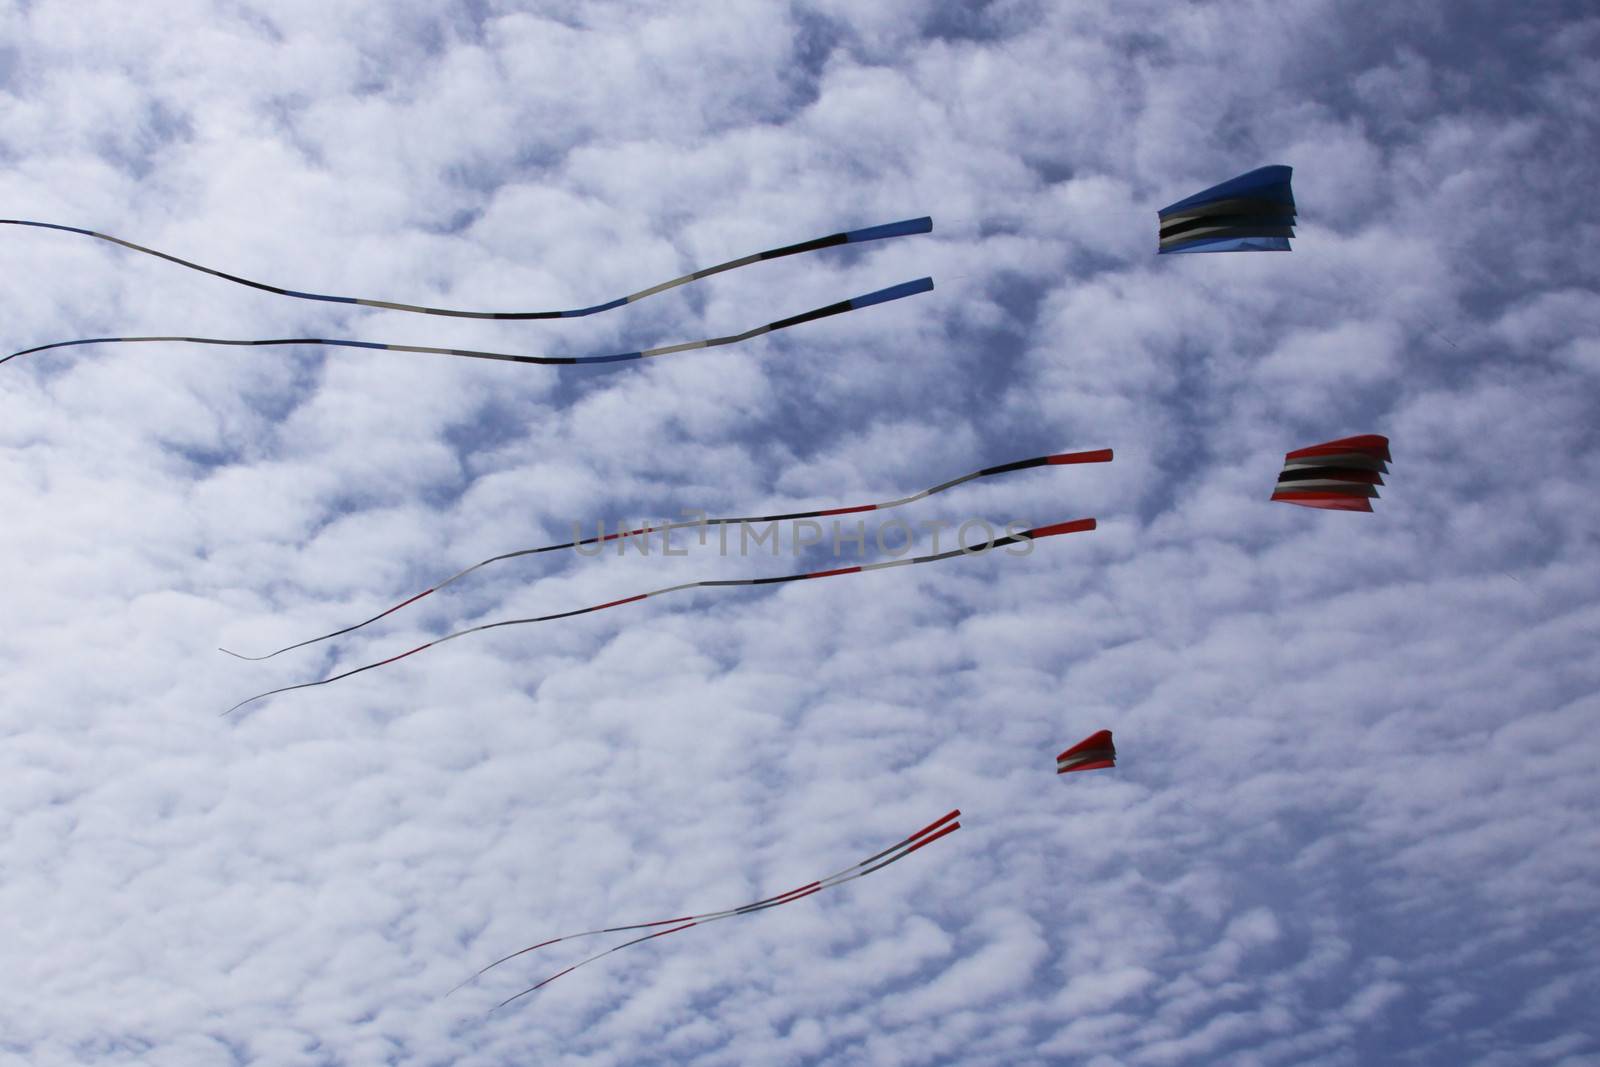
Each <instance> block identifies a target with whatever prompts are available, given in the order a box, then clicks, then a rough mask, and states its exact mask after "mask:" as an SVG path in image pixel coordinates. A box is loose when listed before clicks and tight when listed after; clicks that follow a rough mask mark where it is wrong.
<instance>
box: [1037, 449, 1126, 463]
mask: <svg viewBox="0 0 1600 1067" xmlns="http://www.w3.org/2000/svg"><path fill="white" fill-rule="evenodd" d="M1044 461H1045V462H1046V463H1050V464H1057V463H1110V462H1111V449H1109V448H1097V449H1095V450H1094V451H1092V452H1058V453H1057V454H1055V455H1053V456H1046V457H1045V459H1044Z"/></svg>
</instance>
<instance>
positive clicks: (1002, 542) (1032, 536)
mask: <svg viewBox="0 0 1600 1067" xmlns="http://www.w3.org/2000/svg"><path fill="white" fill-rule="evenodd" d="M1094 528H1095V520H1093V519H1074V520H1072V521H1071V522H1059V523H1056V524H1054V525H1051V526H1038V527H1035V528H1033V529H1031V530H1025V531H1023V532H1022V533H1018V534H1009V535H1007V536H1005V537H997V538H995V539H994V540H993V541H990V542H989V543H988V544H985V545H980V546H976V547H974V548H970V549H969V548H965V547H963V548H953V549H951V550H950V551H948V552H939V553H935V554H933V555H928V556H913V557H911V558H910V559H893V560H885V561H883V562H881V563H863V564H858V565H856V566H854V567H838V568H835V569H834V570H827V571H810V572H807V573H805V574H784V575H779V576H777V577H774V578H720V579H715V580H711V581H699V582H684V583H683V584H681V585H670V586H667V587H666V588H664V589H654V590H651V591H650V592H648V593H635V594H634V595H633V596H629V597H623V598H622V599H621V600H611V601H607V602H606V603H604V604H593V605H591V606H589V607H586V608H574V609H573V610H571V611H560V612H556V613H555V614H553V615H539V616H536V617H533V618H527V619H502V620H501V621H499V622H486V623H483V624H481V625H479V626H469V627H467V628H466V629H465V630H457V631H456V632H455V633H451V634H446V635H445V636H443V637H436V638H434V639H433V640H432V641H429V642H427V643H425V644H421V645H418V646H417V647H416V648H413V649H409V650H407V651H405V652H401V653H400V654H399V655H395V656H390V657H389V658H388V659H383V660H379V661H378V662H376V663H368V664H367V665H365V666H363V667H354V668H351V669H350V670H348V671H342V672H340V673H339V674H334V675H330V676H328V677H327V678H322V679H320V680H318V681H315V682H301V683H299V684H298V685H286V686H282V687H280V688H278V689H269V690H267V691H266V692H264V693H257V694H256V695H255V696H252V697H247V698H245V699H244V700H241V701H239V703H237V704H235V705H234V706H233V707H231V708H229V709H228V710H227V711H224V712H223V713H222V714H223V715H231V714H233V713H234V712H235V711H238V710H239V709H240V708H242V707H244V706H245V705H246V704H253V703H255V702H256V701H257V700H264V699H265V698H267V697H270V696H277V695H278V694H280V693H292V692H294V691H295V690H296V689H311V688H314V687H316V686H319V685H330V684H332V683H333V682H337V681H339V680H341V679H344V678H349V677H350V676H352V675H356V674H362V673H364V672H366V671H370V670H376V669H377V668H379V667H386V666H388V665H389V664H391V663H398V662H399V661H400V660H403V659H405V658H406V657H408V656H414V655H416V654H417V653H418V652H422V651H425V650H427V649H430V648H433V647H434V646H435V645H442V644H444V643H445V642H446V641H454V640H455V639H456V638H458V637H465V636H467V635H468V634H475V633H481V632H482V631H484V630H496V629H499V628H500V627H502V626H525V625H527V624H529V623H536V622H554V621H555V620H557V619H570V618H572V617H573V616H575V615H587V614H589V613H590V612H593V611H604V610H605V609H606V608H615V607H620V606H621V605H623V604H636V603H638V602H639V601H641V600H647V599H649V598H650V597H654V596H663V595H665V594H667V593H677V592H681V591H682V590H685V589H712V588H721V587H724V586H734V585H775V584H778V583H780V582H799V581H804V580H807V579H811V578H832V577H834V576H836V575H840V574H863V573H865V572H867V571H878V570H887V569H888V568H890V567H906V566H910V565H911V564H913V563H934V562H937V561H939V560H944V559H952V558H954V557H956V556H962V555H978V554H980V553H983V552H989V551H992V550H993V549H996V548H1003V547H1005V546H1007V545H1015V544H1021V543H1023V542H1026V541H1033V540H1037V539H1038V538H1041V537H1053V536H1055V535H1056V534H1067V533H1079V532H1082V531H1084V530H1092V529H1094Z"/></svg>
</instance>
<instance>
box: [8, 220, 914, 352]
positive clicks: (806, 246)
mask: <svg viewBox="0 0 1600 1067" xmlns="http://www.w3.org/2000/svg"><path fill="white" fill-rule="evenodd" d="M0 226H35V227H38V228H39V229H44V230H60V231H62V232H64V233H76V234H82V235H83V236H85V237H93V238H95V239H97V240H101V241H108V242H110V243H111V244H114V245H121V246H122V247H123V248H128V249H132V250H133V251H135V252H143V253H144V254H145V255H149V256H155V257H157V258H159V259H164V260H166V261H167V262H169V263H176V264H177V265H178V266H180V267H188V268H189V269H190V270H197V271H200V272H201V273H203V274H209V275H211V276H212V277H215V278H221V279H223V280H224V281H230V282H234V283H236V284H238V285H247V286H249V287H250V288H252V289H260V290H262V291H263V292H268V293H275V294H277V295H278V296H291V297H294V298H296V299H298V300H320V301H323V302H325V303H330V304H356V305H359V306H361V307H370V308H384V309H385V310H388V311H408V312H413V313H415V314H418V315H444V316H448V317H450V318H456V319H520V320H526V319H575V318H582V317H583V316H586V315H597V314H599V313H600V312H602V311H611V310H612V309H614V308H620V307H623V306H625V305H627V304H634V303H637V302H639V301H640V300H643V299H644V298H645V297H649V296H655V295H656V294H657V293H664V292H666V291H667V290H668V289H676V288H677V287H678V286H680V285H687V284H689V283H690V282H695V281H699V280H700V279H701V278H709V277H710V276H711V275H713V274H721V273H722V272H723V271H729V270H735V269H737V268H739V267H746V266H749V265H750V264H752V263H761V262H763V261H765V260H769V259H781V258H783V257H784V256H793V255H799V254H800V253H803V252H815V251H818V250H819V249H823V248H836V247H838V246H839V245H846V244H861V243H862V242H865V241H881V240H885V239H887V238H891V237H909V236H911V235H913V234H919V233H930V232H932V230H933V219H931V218H929V217H927V216H923V217H922V218H920V219H905V220H903V221H901V222H890V223H885V224H883V225H881V226H867V227H865V228H863V229H859V230H845V231H843V232H841V233H834V234H829V235H828V236H827V237H816V238H813V239H811V240H809V241H801V242H800V243H798V244H792V245H785V246H783V247H781V248H769V249H767V250H766V251H764V252H753V253H751V254H750V255H748V256H741V257H739V258H738V259H730V260H728V261H727V262H726V263H718V264H717V265H716V266H714V267H702V268H700V269H699V270H694V271H690V272H689V273H688V274H685V275H682V276H680V277H677V278H673V279H672V280H671V281H665V282H661V283H659V284H657V285H652V286H650V287H649V288H647V289H641V290H639V291H638V292H637V293H629V294H628V295H627V296H621V297H617V298H616V299H615V300H607V301H605V302H603V303H599V304H595V305H593V306H591V307H582V308H568V309H566V310H564V311H459V310H456V309H453V308H437V307H425V306H423V305H420V304H397V303H394V302H392V301H389V300H371V299H368V298H366V297H359V296H330V295H328V294H326V293H304V292H300V291H299V290H296V289H283V288H280V287H278V286H276V285H268V284H266V283H265V282H256V281H251V280H250V279H249V278H241V277H239V276H238V275H236V274H228V273H226V272H224V271H220V270H216V269H214V268H212V267H206V266H202V265H201V264H199V263H192V262H190V261H189V260H187V259H179V258H178V257H177V256H174V255H169V254H168V253H166V252H159V251H157V250H156V249H154V248H146V247H145V246H144V245H136V244H134V243H133V242H132V241H124V240H123V239H122V238H120V237H113V236H111V235H110V234H108V233H99V232H97V231H95V230H84V229H80V228H79V227H77V226H62V225H60V224H59V223H54V222H30V221H28V220H27V219H0ZM158 339H159V340H192V338H150V340H158ZM106 340H134V338H107V339H106ZM235 343H241V342H235ZM297 343H300V344H309V343H311V342H297ZM377 347H383V346H381V345H380V346H377ZM428 351H435V350H433V349H429V350H428Z"/></svg>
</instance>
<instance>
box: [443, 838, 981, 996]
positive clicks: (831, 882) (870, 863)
mask: <svg viewBox="0 0 1600 1067" xmlns="http://www.w3.org/2000/svg"><path fill="white" fill-rule="evenodd" d="M960 815H961V809H959V808H957V809H956V810H955V811H952V812H950V813H949V814H947V815H945V816H944V817H943V818H941V819H939V820H938V821H936V822H932V823H929V824H928V825H927V826H924V827H923V828H922V829H920V830H918V831H917V832H916V833H914V834H912V835H911V836H910V837H908V838H906V839H905V840H903V841H900V842H897V843H896V844H893V845H891V846H889V847H888V848H886V849H884V850H883V851H882V852H879V853H878V854H877V855H875V856H868V857H867V858H866V859H864V860H862V861H861V862H860V863H857V864H854V865H852V866H849V867H846V868H845V869H844V870H842V871H839V872H837V873H835V874H830V875H828V876H827V877H826V878H819V879H817V880H816V881H814V882H808V883H807V884H805V885H803V886H800V887H799V888H797V889H791V890H789V891H788V892H787V893H780V894H778V895H777V896H775V897H768V898H766V899H765V900H758V901H756V902H754V903H752V904H745V905H742V906H740V907H737V908H728V909H726V910H724V911H713V912H707V913H706V914H704V915H683V916H679V917H678V918H676V919H657V920H656V921H654V922H647V923H632V924H630V925H627V926H608V927H605V928H604V929H600V930H585V931H583V932H582V933H577V934H566V935H564V936H562V937H552V938H551V939H550V940H548V941H541V942H539V943H538V944H536V945H529V946H528V947H527V948H524V949H519V950H518V951H516V952H513V953H512V954H511V955H509V956H503V957H501V958H500V959H497V960H495V961H494V962H493V963H491V964H489V966H487V967H485V968H483V969H482V970H480V971H478V973H477V974H474V975H473V976H472V977H471V978H468V979H467V980H466V981H465V982H462V983H461V984H460V985H458V986H456V988H455V989H452V990H450V993H454V992H455V991H456V990H457V989H461V988H462V987H464V986H466V985H468V984H470V983H471V982H473V981H475V980H476V979H477V978H479V977H480V976H481V975H483V974H485V973H486V972H488V971H491V970H493V969H494V968H496V967H498V966H500V965H501V964H502V963H506V962H508V961H510V960H514V959H516V958H517V957H518V956H522V955H525V954H527V953H529V952H532V951H534V950H535V949H540V948H544V947H545V946H546V945H554V944H557V943H558V942H561V941H572V940H575V939H577V938H580V937H594V936H596V935H599V934H619V933H625V932H629V931H633V930H652V929H654V928H656V927H661V926H665V927H668V929H665V930H655V932H654V933H649V934H644V935H643V936H641V937H636V938H634V939H632V940H631V941H624V942H623V943H622V944H620V945H616V946H613V947H612V948H608V949H606V950H605V951H604V952H600V953H597V954H595V955H593V956H590V957H589V958H588V959H586V960H582V961H580V962H578V963H574V964H573V965H572V966H570V967H568V968H567V969H566V970H563V971H558V972H557V973H555V974H553V975H551V976H550V977H549V978H546V979H545V980H544V981H542V982H539V983H538V984H536V985H532V986H529V987H528V988H527V989H524V990H523V991H522V992H520V993H518V994H517V995H516V996H514V997H508V998H506V999H505V1000H502V1001H501V1002H500V1003H499V1004H496V1005H495V1009H494V1010H497V1009H499V1008H503V1007H505V1006H506V1005H507V1004H510V1003H511V1002H512V1001H514V1000H520V999H521V998H522V997H525V996H527V995H528V994H529V993H532V992H534V991H535V990H538V989H542V988H543V987H545V986H547V985H549V984H550V983H551V982H554V981H555V980H556V979H557V978H560V977H561V976H562V975H566V974H571V973H572V972H573V971H575V970H577V969H578V968H579V967H583V966H586V965H588V964H590V963H593V962H594V961H595V960H598V959H600V958H602V957H604V956H609V955H611V954H612V953H613V952H620V951H621V950H622V949H625V948H628V947H629V946H630V945H637V944H640V943H641V942H644V941H649V940H650V939H652V938H656V937H665V936H666V935H667V934H675V933H678V932H680V931H682V930H687V929H689V928H690V927H691V926H705V925H707V924H708V923H713V922H716V921H718V920H719V919H732V918H734V917H735V916H739V915H751V914H753V913H755V912H758V911H765V910H766V909H768V908H776V907H778V906H780V905H783V904H793V903H794V902H795V901H797V900H802V899H804V898H805V897H809V896H810V895H811V894H813V893H820V892H822V891H823V890H824V889H832V888H833V887H834V886H837V885H843V884H844V883H845V882H849V881H853V880H854V879H856V878H863V877H865V876H867V875H869V874H871V873H872V872H873V871H881V870H883V868H885V867H887V866H889V864H891V863H894V862H896V861H898V860H903V859H905V858H906V857H907V856H909V855H911V854H912V853H913V852H915V851H917V849H919V848H922V847H923V846H924V845H931V844H933V843H934V842H935V841H937V840H939V838H941V837H944V836H945V835H947V834H951V833H954V832H955V831H957V830H959V829H961V823H960V822H958V821H956V820H957V819H959V818H960ZM450 993H446V994H445V996H449V995H450Z"/></svg>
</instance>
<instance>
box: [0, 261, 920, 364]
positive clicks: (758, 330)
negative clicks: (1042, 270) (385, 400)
mask: <svg viewBox="0 0 1600 1067" xmlns="http://www.w3.org/2000/svg"><path fill="white" fill-rule="evenodd" d="M932 289H933V279H932V278H918V279H917V280H916V281H911V282H902V283H900V284H899V285H892V286H890V287H889V288H887V289H879V290H878V291H877V292H873V293H867V294H865V295H864V296H857V297H852V298H850V299H849V300H841V301H839V302H838V303H837V304H829V305H828V306H827V307H820V308H813V309H812V310H810V311H804V312H801V313H800V314H798V315H791V316H789V317H788V318H786V319H779V320H777V321H776V322H769V323H767V324H766V325H764V326H756V327H754V328H752V329H749V330H746V331H744V332H743V333H735V334H728V335H727V336H725V337H708V338H706V339H705V340H703V341H685V342H683V343H682V344H676V345H663V346H662V347H660V348H646V349H642V350H640V351H638V352H617V353H613V354H611V355H605V356H522V355H516V354H514V353H510V352H483V351H479V350H477V349H472V348H432V347H429V346H427V345H400V344H385V343H382V342H379V341H349V340H340V339H337V338H329V337H274V338H265V339H262V340H230V339H227V338H221V337H184V336H177V335H162V336H156V337H85V338H81V339H79V340H76V341H56V342H53V343H51V344H47V345H38V346H36V347H34V348H25V349H23V350H22V351H20V352H13V353H11V354H10V355H9V356H6V357H4V358H0V363H7V362H10V361H11V360H13V359H16V358H17V357H18V356H27V355H32V354H33V353H35V352H47V351H49V350H50V349H52V348H73V347H76V346H78V345H101V344H139V343H144V342H149V341H177V342H182V343H185V344H196V345H224V346H228V347H233V348H260V347H274V346H284V345H327V346H328V347H331V348H374V349H378V350H380V351H385V352H422V353H426V354H428V355H436V356H464V357H466V358H468V359H494V360H500V361H501V362H505V363H541V364H548V365H554V366H572V365H575V364H592V363H625V362H627V361H629V360H634V359H648V358H650V357H651V356H665V355H670V354H672V353H674V352H688V351H692V350H694V349H700V348H716V347H718V346H720V345H736V344H738V343H739V342H741V341H748V340H750V339H751V338H753V337H760V336H761V335H762V334H767V333H773V332H774V331H776V330H784V329H788V328H789V327H790V326H798V325H800V324H801V323H804V322H815V321H816V320H817V319H825V318H827V317H829V316H830V315H842V314H844V313H845V312H847V311H858V310H860V309H861V308H864V307H871V306H872V305H873V304H886V303H888V302H889V301H891V300H899V299H901V298H902V297H907V296H915V295H916V294H918V293H926V292H929V291H930V290H932Z"/></svg>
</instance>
